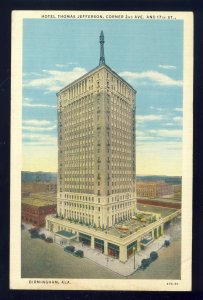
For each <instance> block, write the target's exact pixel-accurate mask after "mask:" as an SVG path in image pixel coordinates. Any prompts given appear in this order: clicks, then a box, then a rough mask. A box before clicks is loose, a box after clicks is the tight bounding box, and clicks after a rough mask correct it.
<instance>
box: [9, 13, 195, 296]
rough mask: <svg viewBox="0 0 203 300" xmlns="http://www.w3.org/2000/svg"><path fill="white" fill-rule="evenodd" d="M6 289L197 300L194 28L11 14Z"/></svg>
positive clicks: (164, 20)
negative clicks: (193, 295)
mask: <svg viewBox="0 0 203 300" xmlns="http://www.w3.org/2000/svg"><path fill="white" fill-rule="evenodd" d="M11 90H12V97H11V108H12V109H11V212H10V216H11V217H10V220H11V223H10V228H11V231H10V288H11V289H37V290H39V289H48V290H124V291H125V290H126V291H127V290H129V291H186V290H191V264H192V253H191V252H192V120H193V113H192V107H193V15H192V13H191V12H141V11H140V12H136V11H131V12H125V11H122V12H115V11H114V12H112V11H105V12H101V11H13V13H12V87H11Z"/></svg>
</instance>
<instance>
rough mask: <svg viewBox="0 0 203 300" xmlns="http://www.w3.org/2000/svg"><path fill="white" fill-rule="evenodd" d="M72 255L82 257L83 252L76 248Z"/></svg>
mask: <svg viewBox="0 0 203 300" xmlns="http://www.w3.org/2000/svg"><path fill="white" fill-rule="evenodd" d="M74 255H75V256H77V257H84V252H83V251H82V250H77V251H75V252H74Z"/></svg>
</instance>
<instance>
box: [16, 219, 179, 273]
mask: <svg viewBox="0 0 203 300" xmlns="http://www.w3.org/2000/svg"><path fill="white" fill-rule="evenodd" d="M166 234H170V235H172V240H173V242H172V244H171V245H170V246H169V247H168V248H162V249H161V250H159V258H158V259H157V261H155V262H153V263H152V264H151V265H150V266H149V267H148V268H147V269H146V270H144V271H140V270H138V271H137V272H135V273H134V274H133V275H130V274H131V273H132V272H133V257H132V258H131V259H130V260H129V261H128V262H127V264H125V266H124V265H123V264H122V266H121V265H120V264H121V263H119V261H118V260H114V259H113V258H109V259H108V260H107V259H106V258H105V261H104V262H103V265H104V267H103V266H101V265H99V264H98V263H99V262H98V263H97V260H99V261H100V260H101V259H103V255H102V254H100V255H99V254H98V252H97V253H96V252H94V250H91V249H84V248H83V250H85V252H86V253H85V256H86V257H89V256H95V258H96V260H95V261H96V262H94V261H92V257H90V258H91V260H90V259H88V258H82V259H81V258H78V257H75V256H73V255H72V254H68V253H66V252H64V251H63V248H62V247H61V246H59V245H56V244H47V243H45V242H44V241H42V240H39V239H31V238H30V235H29V233H28V231H27V230H22V277H25V278H28V277H31V278H33V277H37V278H98V279H99V278H109V279H110V278H111V279H113V278H114V279H116V278H131V279H132V278H136V279H139V278H140V279H144V278H145V279H148V278H154V279H161V278H162V279H164V278H165V279H178V278H180V261H181V258H180V245H181V243H180V224H179V221H178V222H175V223H174V224H173V225H172V226H171V227H170V228H169V229H168V230H167V231H166ZM151 247H154V246H153V245H151ZM152 250H153V249H152ZM150 251H151V250H150V248H148V252H149V253H150ZM91 252H92V253H91ZM149 253H148V254H149ZM143 255H145V254H144V253H142V256H143ZM146 255H147V253H146ZM141 258H143V257H140V258H139V259H138V257H137V259H136V262H137V261H138V260H140V259H141ZM109 268H111V269H113V270H114V271H115V272H112V271H111V270H110V269H109ZM121 268H122V271H120V270H121ZM116 271H120V273H121V274H122V275H125V276H122V275H121V274H120V275H119V274H118V273H116ZM127 275H129V276H127Z"/></svg>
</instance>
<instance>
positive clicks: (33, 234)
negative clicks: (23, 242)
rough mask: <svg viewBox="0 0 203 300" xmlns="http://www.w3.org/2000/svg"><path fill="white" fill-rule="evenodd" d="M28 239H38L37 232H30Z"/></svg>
mask: <svg viewBox="0 0 203 300" xmlns="http://www.w3.org/2000/svg"><path fill="white" fill-rule="evenodd" d="M30 237H31V238H32V239H37V238H39V237H40V235H39V232H38V231H32V232H31V234H30Z"/></svg>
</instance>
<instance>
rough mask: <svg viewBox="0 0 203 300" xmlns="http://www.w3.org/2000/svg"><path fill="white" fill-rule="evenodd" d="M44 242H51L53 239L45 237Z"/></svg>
mask: <svg viewBox="0 0 203 300" xmlns="http://www.w3.org/2000/svg"><path fill="white" fill-rule="evenodd" d="M45 242H47V243H53V239H52V238H51V237H47V238H46V239H45Z"/></svg>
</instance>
